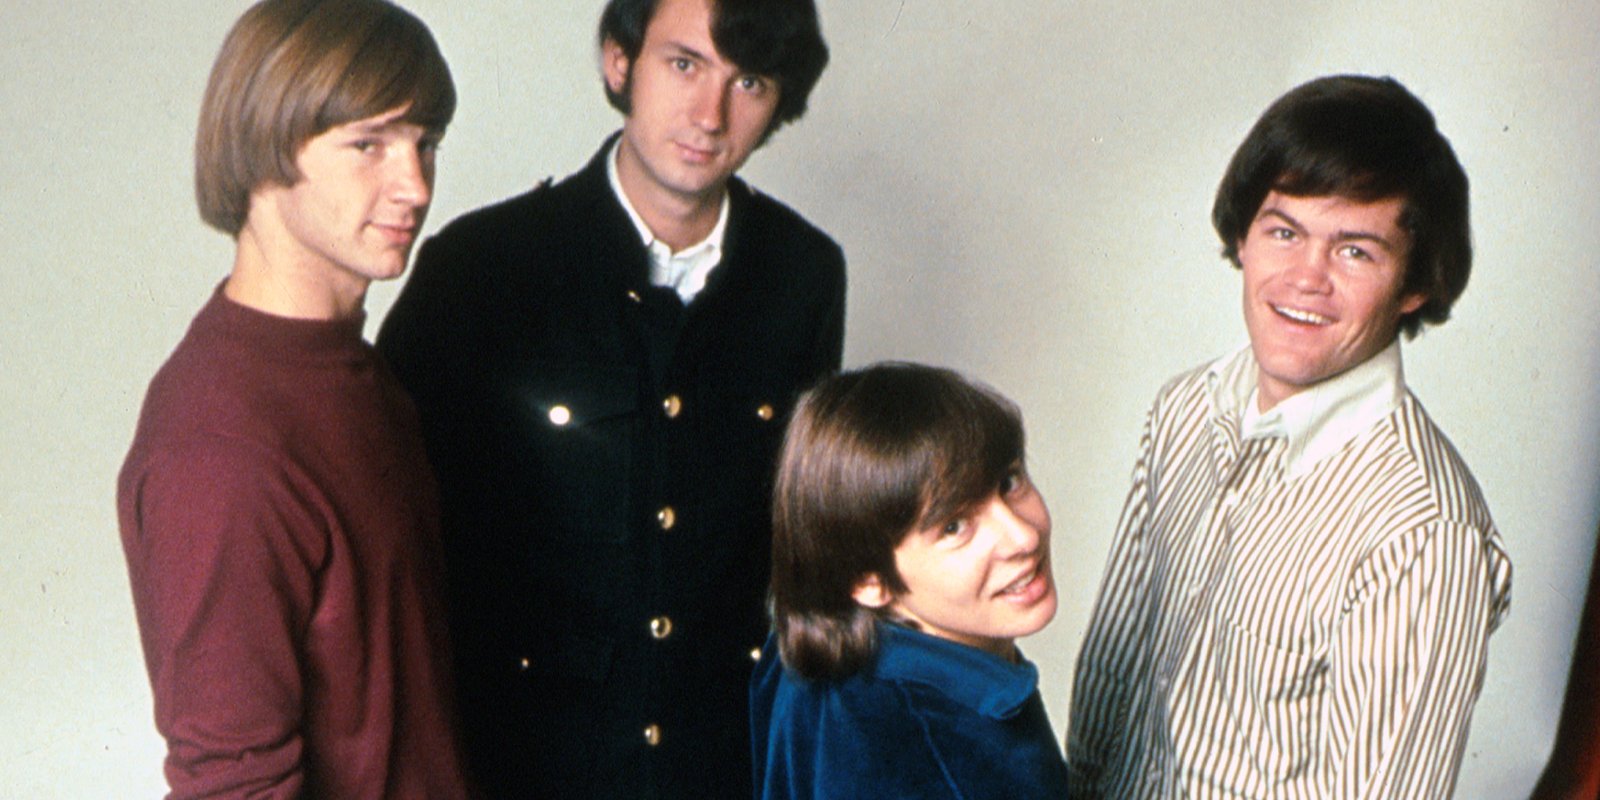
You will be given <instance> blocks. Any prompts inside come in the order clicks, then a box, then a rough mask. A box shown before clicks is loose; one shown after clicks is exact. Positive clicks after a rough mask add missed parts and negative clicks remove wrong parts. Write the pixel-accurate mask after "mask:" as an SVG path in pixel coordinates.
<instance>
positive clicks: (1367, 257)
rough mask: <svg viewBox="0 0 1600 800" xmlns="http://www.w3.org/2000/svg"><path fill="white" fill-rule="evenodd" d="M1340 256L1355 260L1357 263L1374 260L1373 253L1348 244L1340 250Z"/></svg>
mask: <svg viewBox="0 0 1600 800" xmlns="http://www.w3.org/2000/svg"><path fill="white" fill-rule="evenodd" d="M1339 255H1341V256H1344V257H1345V258H1349V259H1354V260H1356V261H1372V260H1373V258H1372V254H1371V253H1369V252H1367V251H1366V250H1363V249H1362V248H1360V247H1357V246H1355V245H1353V244H1347V245H1345V246H1343V247H1341V248H1339Z"/></svg>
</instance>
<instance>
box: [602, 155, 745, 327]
mask: <svg viewBox="0 0 1600 800" xmlns="http://www.w3.org/2000/svg"><path fill="white" fill-rule="evenodd" d="M621 147H622V137H620V136H619V137H617V141H616V142H615V143H614V144H612V145H611V154H610V155H609V156H607V157H606V178H607V179H609V180H610V181H611V191H612V192H613V193H615V194H616V196H617V201H618V202H620V203H622V209H623V210H624V211H626V212H628V219H631V220H633V227H634V229H635V230H637V231H638V232H639V240H640V241H641V242H643V243H644V247H645V249H646V250H647V251H649V253H650V282H651V283H652V284H654V285H656V286H667V287H670V288H672V289H675V290H676V291H677V292H678V296H679V297H681V298H683V302H685V303H688V302H689V301H690V300H693V299H694V296H695V295H696V294H699V293H700V290H701V289H703V288H705V285H706V279H707V278H709V277H710V276H711V270H712V269H713V268H715V267H716V266H717V265H718V264H720V263H722V243H723V240H724V239H725V238H726V236H727V232H728V206H729V205H730V203H729V201H728V190H727V189H726V188H724V189H723V190H722V205H721V208H720V209H719V210H718V212H717V224H716V225H714V226H712V228H711V232H710V233H709V234H707V235H706V238H704V239H702V240H700V241H699V242H697V243H695V244H692V245H689V246H688V247H685V248H684V249H682V250H679V251H678V252H676V253H674V252H672V248H671V247H669V246H667V243H666V242H663V241H661V240H659V239H657V238H656V234H655V231H652V230H650V226H649V225H648V224H646V223H645V221H644V217H641V216H639V211H638V209H636V208H634V207H633V203H632V202H631V201H629V200H628V193H627V192H625V191H623V190H622V180H621V179H620V178H619V177H617V152H618V151H619V150H620V149H621Z"/></svg>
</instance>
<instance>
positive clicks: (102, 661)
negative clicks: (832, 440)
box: [0, 0, 1600, 798]
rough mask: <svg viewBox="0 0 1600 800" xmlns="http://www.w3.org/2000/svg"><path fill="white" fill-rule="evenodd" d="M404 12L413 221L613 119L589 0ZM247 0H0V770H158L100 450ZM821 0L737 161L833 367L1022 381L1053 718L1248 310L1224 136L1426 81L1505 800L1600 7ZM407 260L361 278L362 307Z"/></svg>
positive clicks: (1413, 369)
mask: <svg viewBox="0 0 1600 800" xmlns="http://www.w3.org/2000/svg"><path fill="white" fill-rule="evenodd" d="M406 5H407V6H408V7H409V8H411V9H412V10H413V11H415V12H416V13H417V14H418V15H419V16H421V17H422V18H423V19H424V20H426V21H427V22H428V23H429V24H430V25H431V26H432V28H433V30H434V32H435V34H436V36H437V37H438V39H439V42H440V45H441V47H442V48H443V50H444V52H445V55H446V57H447V58H448V59H449V61H450V64H451V66H452V68H453V70H454V72H455V76H456V81H457V85H458V88H459V91H460V97H461V100H460V109H459V111H458V112H457V114H456V120H455V123H454V125H452V127H451V129H450V132H449V136H448V138H447V139H446V141H445V145H444V150H443V151H442V153H441V157H440V167H439V178H438V185H437V192H436V202H435V204H434V210H433V213H432V215H431V218H430V221H429V224H428V227H429V230H430V231H431V230H437V228H438V226H439V225H441V224H442V223H443V222H445V221H447V220H449V219H450V218H453V217H455V216H456V215H458V214H460V213H461V212H463V211H466V210H468V209H471V208H474V207H477V206H480V205H483V204H485V203H488V202H491V201H494V200H497V199H499V198H502V197H505V196H508V195H510V194H513V193H516V192H520V191H522V190H523V189H525V188H527V187H528V186H530V185H532V184H533V183H534V182H535V181H537V180H540V179H542V178H544V177H545V176H550V175H553V176H556V177H560V176H563V175H566V174H568V173H570V172H572V171H573V170H576V169H577V168H578V167H579V166H581V165H582V163H583V162H584V160H585V159H586V158H587V157H588V156H589V155H590V153H591V152H592V151H593V149H594V148H595V147H596V146H597V145H598V143H599V141H600V140H601V138H602V137H603V136H604V135H605V134H606V133H607V132H609V131H610V130H611V129H613V128H614V127H615V126H616V125H617V124H618V118H617V117H616V115H615V114H614V113H613V112H612V111H611V110H610V108H609V107H608V106H606V104H605V101H604V99H603V98H602V95H601V87H600V81H599V78H598V75H597V55H596V48H595V44H594V41H593V27H594V23H595V20H596V18H597V17H598V13H599V6H600V2H599V0H594V1H593V2H588V3H580V2H572V0H560V2H557V1H556V0H528V1H526V2H510V1H509V0H476V1H475V2H459V1H458V2H449V1H448V0H411V1H410V2H408V3H406ZM245 6H246V3H244V2H237V1H232V2H222V3H218V2H216V0H157V1H156V2H149V3H102V2H98V1H95V2H91V0H60V2H54V3H40V4H31V5H30V6H29V7H28V8H27V9H26V10H24V9H23V8H22V5H21V4H20V3H14V2H13V3H7V4H6V7H5V9H4V11H3V14H0V16H3V22H0V131H3V132H4V144H3V145H0V298H3V302H4V314H3V315H0V447H3V451H0V453H3V456H4V457H3V459H0V797H28V798H38V797H61V798H97V797H150V796H156V795H159V794H160V793H161V792H162V791H163V789H164V784H163V781H162V778H161V772H160V759H161V756H162V752H163V745H162V742H161V740H160V739H159V737H158V736H157V735H156V733H155V730H154V727H153V725H152V723H151V711H150V694H149V685H148V683H147V681H146V678H145V673H144V666H143V662H142V660H141V655H140V652H139V643H138V638H137V633H136V630H135V625H134V617H133V610H132V605H131V601H130V598H129V593H128V584H127V577H126V573H125V571H124V565H123V559H122V551H121V547H120V545H119V542H118V538H117V530H116V517H115V513H114V509H113V496H114V479H115V475H116V471H117V468H118V466H119V465H120V463H121V460H122V457H123V454H124V452H125V451H126V448H127V445H128V442H129V439H130V437H131V435H132V430H133V425H134V421H135V418H136V415H137V413H138V408H139V403H140V400H141V398H142V396H143V393H144V388H145V384H146V382H147V381H148V380H149V378H150V376H151V374H152V373H153V372H154V371H155V369H156V368H157V367H158V366H159V365H160V363H161V362H162V360H163V359H164V358H165V357H166V355H167V354H168V352H170V350H171V348H172V347H173V345H174V344H175V343H176V342H177V341H178V339H179V337H180V336H181V335H182V333H183V331H184V329H185V327H186V326H187V325H188V322H189V319H190V317H191V316H192V315H193V314H194V312H195V311H196V310H197V309H198V308H199V306H200V305H201V304H202V303H203V302H204V301H205V299H206V297H207V295H208V294H209V292H210V291H211V290H212V288H213V286H215V285H216V283H217V282H218V281H219V280H220V279H221V278H222V277H223V276H224V275H225V274H226V272H227V269H228V267H229V265H230V259H231V256H232V243H231V242H230V241H229V240H228V239H227V238H226V237H224V236H222V235H220V234H218V233H216V232H214V231H211V230H209V229H207V228H205V227H204V226H203V225H202V224H201V222H200V221H199V218H198V215H197V213H196V211H195V208H194V202H193V198H192V189H191V179H192V178H191V176H192V161H191V148H192V141H193V136H194V123H195V118H196V115H197V112H198V108H199V102H200V95H201V92H202V90H203V88H204V84H205V79H206V74H207V71H208V69H209V67H210V63H211V60H212V58H213V56H214V55H215V53H216V50H217V47H218V46H219V45H220V44H221V41H222V37H223V34H224V33H225V32H226V30H227V28H228V27H229V26H230V25H231V24H232V22H233V20H234V18H235V17H236V16H237V15H238V13H239V12H241V11H242V10H243V9H244V7H245ZM820 6H821V12H822V18H823V26H824V32H825V34H826V36H827V38H828V41H829V43H830V45H831V47H832V52H833V59H832V63H831V65H830V66H829V68H828V71H827V72H826V73H825V74H824V76H823V78H822V82H821V83H820V85H819V86H818V88H817V90H816V92H815V93H814V94H813V96H812V101H811V111H810V113H809V114H808V115H807V116H806V117H805V118H804V119H803V120H801V121H800V122H799V123H798V124H796V125H794V126H791V127H789V128H787V129H785V130H783V131H781V132H779V133H778V134H777V136H776V137H775V138H774V139H773V140H772V141H771V142H770V143H769V144H768V145H767V147H765V148H764V149H763V150H761V151H758V152H757V153H756V154H755V156H754V157H753V158H752V159H751V161H750V163H749V164H748V166H747V167H746V169H745V171H744V175H745V177H746V178H748V179H749V180H750V181H751V182H752V183H753V184H754V185H756V186H757V187H758V188H760V189H762V190H764V191H766V192H768V193H770V194H773V195H775V196H777V197H779V198H781V199H783V200H785V201H786V202H788V203H789V204H791V205H793V206H794V207H795V208H797V209H799V210H800V211H801V212H802V213H803V214H805V215H806V216H808V217H809V218H810V219H812V220H813V221H815V222H816V223H817V224H818V225H820V226H821V227H823V228H825V229H826V230H828V231H830V232H831V233H832V234H833V236H834V237H835V238H836V239H837V240H838V241H839V243H840V244H841V245H843V247H844V249H845V252H846V254H847V256H848V258H849V262H850V281H851V283H850V302H849V317H848V338H847V344H846V350H845V360H846V362H847V365H861V364H865V363H867V362H871V361H874V360H878V359H883V358H909V359H916V360H923V361H930V362H935V363H939V364H944V365H949V366H953V367H956V368H958V369H962V370H964V371H966V372H968V373H970V374H972V375H974V376H976V377H979V378H981V379H983V380H985V381H988V382H990V383H992V384H993V385H995V386H996V387H998V388H999V389H1001V390H1002V391H1004V392H1005V393H1007V394H1009V395H1010V396H1012V397H1013V398H1015V399H1016V400H1017V401H1018V402H1019V403H1020V404H1021V405H1022V407H1023V409H1024V412H1025V415H1026V420H1027V425H1028V429H1029V434H1030V448H1029V449H1030V462H1031V467H1032V469H1033V472H1034V473H1035V476H1036V479H1037V481H1038V483H1039V484H1040V485H1041V486H1042V487H1043V489H1044V492H1045V496H1046V498H1047V500H1048V502H1049V504H1050V507H1051V511H1052V512H1053V514H1054V518H1055V535H1054V547H1055V552H1056V557H1055V576H1056V579H1057V581H1058V585H1059V587H1060V593H1061V600H1062V602H1061V611H1060V613H1059V615H1058V616H1057V618H1056V620H1055V622H1054V623H1053V624H1052V625H1051V626H1050V627H1049V628H1047V629H1046V630H1045V631H1044V632H1043V633H1041V634H1039V635H1037V636H1035V637H1032V638H1031V639H1029V640H1026V641H1025V642H1024V648H1025V649H1026V651H1027V652H1028V653H1029V655H1030V656H1031V657H1032V658H1033V659H1034V660H1036V661H1037V662H1038V663H1039V667H1040V671H1041V674H1042V679H1043V691H1044V697H1045V701H1046V703H1047V705H1048V707H1049V710H1050V713H1051V715H1052V717H1053V719H1054V720H1055V723H1056V725H1057V728H1058V729H1060V728H1061V727H1062V726H1064V724H1065V722H1066V718H1067V707H1068V702H1069V696H1068V694H1069V690H1070V683H1071V677H1072V665H1073V661H1074V659H1075V657H1076V653H1077V649H1078V646H1079V643H1080V641H1081V638H1082V635H1083V629H1084V625H1085V622H1086V619H1087V617H1088V614H1089V609H1090V606H1091V604H1092V602H1093V599H1094V592H1095V589H1096V586H1097V584H1098V582H1099V578H1100V572H1101V569H1102V567H1103V565H1104V561H1105V556H1106V551H1107V547H1108V545H1109V540H1110V536H1111V533H1112V529H1113V526H1114V524H1115V520H1116V516H1117V513H1118V511H1119V509H1120V507H1121V503H1122V499H1123V495H1124V493H1125V491H1126V489H1127V482H1128V478H1129V475H1130V473H1131V469H1132V464H1133V458H1134V454H1135V447H1136V444H1137V440H1138V436H1139V432H1140V427H1141V424H1142V420H1143V414H1144V411H1145V408H1146V405H1147V403H1148V402H1149V401H1150V399H1151V398H1152V396H1153V394H1154V392H1155V391H1156V389H1157V388H1158V387H1159V386H1160V385H1161V383H1162V382H1163V381H1164V380H1165V379H1166V378H1168V377H1169V376H1171V375H1172V374H1174V373H1175V372H1177V371H1179V370H1181V369H1184V368H1186V367H1189V366H1192V365H1194V364H1197V363H1199V362H1201V361H1203V360H1205V359H1208V358H1211V357H1213V356H1216V355H1218V354H1220V353H1222V352H1223V351H1225V350H1228V349H1230V348H1233V347H1235V346H1237V345H1239V344H1241V343H1242V342H1243V341H1244V330H1243V326H1242V324H1241V322H1240V314H1239V278H1238V275H1237V273H1236V272H1235V271H1234V270H1232V269H1231V268H1229V267H1228V266H1226V265H1225V264H1224V262H1223V261H1222V260H1221V259H1220V258H1219V257H1218V256H1217V250H1218V243H1217V242H1216V240H1215V236H1214V235H1213V233H1212V232H1211V229H1210V226H1209V222H1208V214H1209V210H1210V204H1211V198H1212V193H1213V191H1214V188H1215V186H1216V183H1217V180H1218V178H1219V177H1220V176H1221V174H1222V170H1223V168H1224V166H1225V165H1226V163H1227V159H1228V157H1229V155H1230V154H1231V153H1232V151H1233V148H1234V147H1235V146H1236V145H1237V144H1238V142H1239V140H1240V139H1241V138H1242V137H1243V136H1244V134H1245V132H1246V130H1247V129H1248V128H1249V126H1250V124H1251V123H1252V122H1253V121H1254V120H1255V118H1256V117H1257V116H1258V115H1259V113H1260V112H1261V111H1262V110H1263V109H1264V108H1265V107H1266V105H1267V104H1268V103H1270V102H1271V101H1272V100H1273V99H1274V98H1276V97H1277V96H1278V95H1280V94H1282V93H1283V92H1284V91H1286V90H1288V89H1289V88H1291V87H1292V86H1294V85H1296V84H1299V83H1301V82H1303V81H1305V80H1307V79H1309V78H1312V77H1315V76H1318V75H1321V74H1326V73H1331V72H1346V71H1353V72H1364V73H1375V74H1390V75H1393V76H1395V77H1397V78H1399V79H1400V80H1401V81H1402V82H1404V83H1405V84H1406V85H1407V86H1409V87H1410V88H1411V89H1412V90H1413V91H1414V92H1416V93H1417V94H1418V95H1419V96H1420V97H1422V98H1423V100H1424V101H1425V102H1427V103H1428V104H1429V105H1430V106H1431V107H1432V109H1433V110H1434V112H1435V114H1436V115H1437V117H1438V119H1439V123H1440V126H1441V127H1442V129H1443V130H1444V131H1445V133H1446V134H1447V135H1448V136H1449V137H1450V139H1451V141H1452V142H1453V143H1454V145H1455V148H1456V152H1457V154H1458V155H1459V157H1460V159H1461V161H1462V163H1463V164H1464V165H1465V166H1466V169H1467V172H1468V174H1469V175H1470V177H1471V180H1472V201H1473V222H1474V229H1475V239H1476V244H1477V259H1476V264H1475V269H1474V271H1473V277H1472V282H1471V285H1470V286H1469V287H1468V288H1467V292H1466V295H1465V296H1464V297H1463V299H1462V300H1461V302H1460V303H1459V305H1458V306H1457V307H1456V319H1454V320H1452V321H1451V322H1449V323H1448V324H1446V325H1445V326H1443V327H1441V328H1437V329H1434V330H1430V331H1428V332H1427V333H1425V334H1424V335H1423V336H1422V337H1420V338H1419V339H1417V340H1416V341H1414V342H1411V343H1408V344H1407V345H1406V347H1405V359H1406V372H1407V376H1408V378H1409V380H1410V382H1411V385H1412V387H1413V389H1414V390H1415V391H1416V392H1417V394H1418V395H1419V396H1420V397H1421V398H1422V400H1423V402H1424V404H1425V405H1426V406H1427V408H1428V409H1429V411H1430V412H1431V413H1432V414H1433V416H1434V418H1435V420H1436V421H1437V422H1438V423H1439V424H1440V425H1441V426H1442V427H1443V428H1444V429H1445V431H1447V432H1448V433H1449V434H1450V436H1451V438H1452V439H1453V440H1454V441H1455V443H1456V445H1457V447H1458V448H1459V449H1460V450H1461V452H1462V453H1463V454H1464V456H1465V457H1466V459H1467V461H1468V462H1469V463H1470V464H1471V465H1472V467H1473V470H1474V471H1475V473H1476V474H1477V477H1478V480H1479V481H1480V483H1481V484H1482V486H1483V490H1484V492H1485V494H1486V495H1487V497H1488V500H1489V503H1490V506H1491V507H1492V509H1493V511H1494V515H1495V519H1496V521H1497V522H1498V524H1499V526H1500V528H1501V530H1502V532H1503V534H1504V537H1505V543H1506V546H1507V548H1508V549H1509V550H1510V552H1511V554H1512V557H1513V560H1514V562H1515V569H1516V573H1515V581H1516V586H1515V592H1514V601H1513V607H1512V613H1511V617H1510V619H1509V622H1508V623H1507V624H1506V626H1505V627H1504V628H1502V629H1501V630H1500V632H1499V633H1498V634H1496V635H1495V637H1494V639H1493V640H1492V642H1491V653H1490V663H1489V671H1488V677H1487V681H1486V683H1485V685H1484V689H1483V695H1482V698H1481V701H1480V703H1479V705H1478V710H1477V714H1476V716H1475V718H1474V720H1473V727H1472V737H1471V740H1470V742H1469V745H1468V752H1467V754H1466V758H1465V759H1464V763H1463V768H1462V777H1461V781H1460V787H1459V792H1458V795H1459V796H1460V797H1463V798H1507V797H1517V796H1525V794H1526V791H1527V789H1528V788H1529V787H1530V786H1531V785H1532V783H1533V780H1534V778H1535V777H1536V775H1537V774H1538V771H1539V770H1540V769H1541V767H1542V765H1543V763H1544V760H1545V757H1546V754H1547V753H1548V750H1549V745H1550V741H1551V737H1552V735H1553V731H1554V725H1555V720H1556V715H1557V713H1558V709H1559V705H1560V699H1561V693H1562V691H1563V688H1564V684H1565V680H1566V675H1567V669H1568V659H1569V656H1570V653H1571V647H1572V635H1573V632H1574V630H1575V628H1576V624H1577V613H1578V609H1579V608H1580V603H1581V599H1582V594H1583V592H1584V588H1585V585H1586V580H1587V578H1588V576H1587V571H1588V565H1589V558H1590V554H1591V552H1592V548H1593V547H1594V533H1595V530H1596V520H1597V515H1600V469H1597V466H1600V458H1597V453H1600V407H1597V405H1600V404H1597V400H1600V396H1597V395H1600V391H1597V386H1596V380H1595V379H1596V375H1597V370H1596V368H1597V367H1600V363H1597V362H1600V314H1596V312H1595V307H1596V305H1597V302H1596V301H1597V300H1600V224H1597V223H1600V189H1597V187H1600V158H1597V157H1596V156H1595V155H1594V148H1595V146H1596V143H1597V142H1600V135H1597V134H1600V131H1597V127H1600V5H1597V4H1595V3H1590V2H1580V3H1571V2H1556V1H1555V0H1539V1H1538V2H1529V3H1505V2H1501V1H1500V0H1462V1H1461V2H1456V3H1450V4H1441V3H1434V2H1429V1H1428V0H1384V1H1383V2H1377V0H1331V1H1330V2H1323V3H1318V4H1315V6H1312V5H1311V4H1301V3H1283V2H1278V1H1277V0H1239V2H1234V3H1227V4H1219V3H1203V2H1168V3H1146V4H1141V3H1126V2H1122V1H1121V0H1115V1H1113V0H1087V1H1086V2H1061V1H1060V0H1000V1H998V2H989V3H972V2H967V1H966V0H820ZM397 289H398V285H384V286H380V287H375V288H374V290H373V291H372V293H371V295H370V298H369V303H368V305H369V308H370V311H371V314H370V317H369V323H368V331H369V333H370V332H373V331H375V330H376V324H377V322H378V320H381V319H382V316H383V314H384V312H385V311H386V310H387V308H388V306H389V304H390V303H391V302H392V300H393V298H394V295H395V292H396V291H397ZM1597 667H1600V665H1597ZM708 768H715V767H714V765H708Z"/></svg>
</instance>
